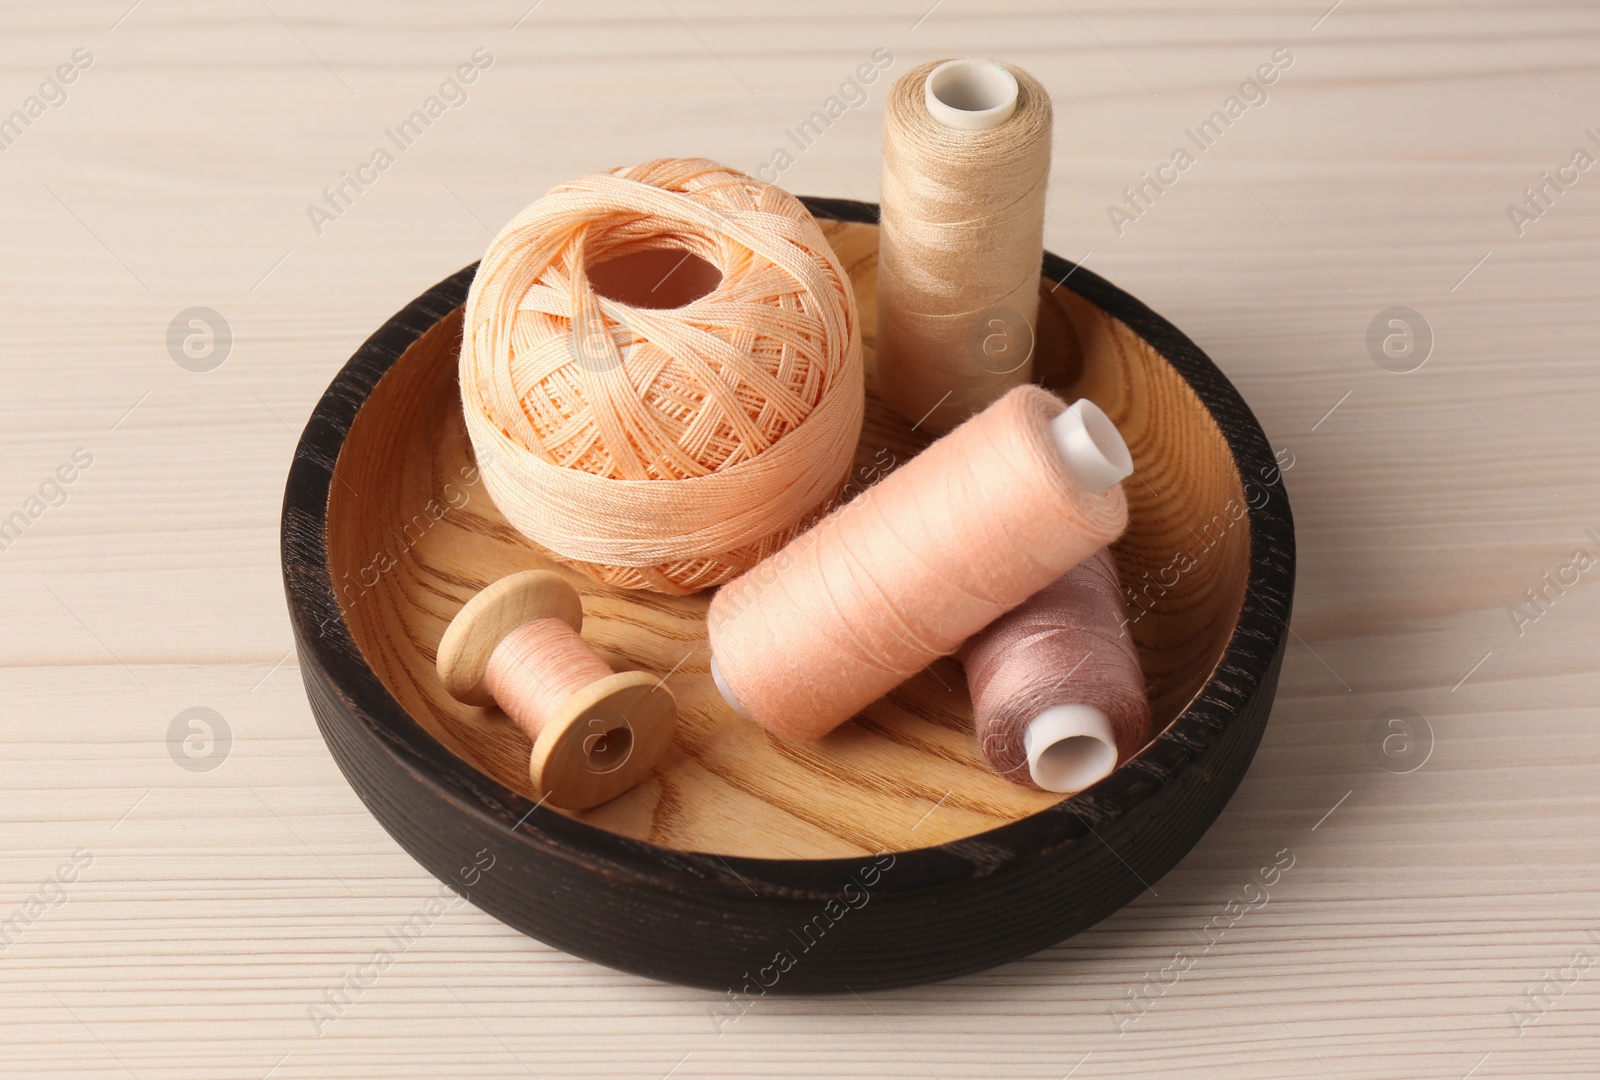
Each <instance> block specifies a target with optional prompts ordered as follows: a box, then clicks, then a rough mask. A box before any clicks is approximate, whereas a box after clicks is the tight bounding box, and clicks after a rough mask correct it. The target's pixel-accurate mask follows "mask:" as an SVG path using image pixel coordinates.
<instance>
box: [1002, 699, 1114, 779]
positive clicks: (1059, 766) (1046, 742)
mask: <svg viewBox="0 0 1600 1080" xmlns="http://www.w3.org/2000/svg"><path fill="white" fill-rule="evenodd" d="M1022 748H1023V750H1024V751H1025V752H1026V753H1027V755H1028V773H1029V774H1030V775H1031V776H1032V777H1033V782H1034V783H1035V784H1038V785H1039V786H1040V787H1042V788H1044V789H1045V790H1046V791H1062V792H1067V791H1082V790H1083V789H1084V788H1086V787H1088V786H1089V785H1091V784H1094V783H1098V782H1099V781H1101V780H1104V779H1105V778H1106V777H1107V776H1110V775H1111V770H1112V769H1115V768H1116V767H1117V737H1116V733H1115V732H1113V731H1112V730H1111V721H1110V720H1107V719H1106V714H1105V713H1103V712H1101V711H1100V710H1099V709H1096V708H1095V707H1094V706H1092V705H1055V706H1052V707H1051V708H1048V709H1046V710H1045V711H1044V712H1042V713H1040V714H1039V715H1038V716H1036V717H1034V718H1033V722H1032V723H1030V724H1029V725H1028V728H1027V730H1026V731H1024V732H1023V733H1022Z"/></svg>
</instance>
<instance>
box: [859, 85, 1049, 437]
mask: <svg viewBox="0 0 1600 1080" xmlns="http://www.w3.org/2000/svg"><path fill="white" fill-rule="evenodd" d="M1051 123H1052V110H1051V106H1050V95H1049V94H1048V92H1046V90H1045V88H1044V86H1043V84H1041V83H1040V82H1039V81H1038V80H1037V79H1035V78H1033V77H1032V76H1031V75H1029V74H1028V73H1027V72H1025V71H1023V70H1022V69H1020V68H1016V67H1010V66H1008V65H1005V64H998V63H994V62H993V61H989V60H977V59H956V60H944V61H933V62H931V63H926V64H922V65H920V66H918V67H915V68H913V69H911V70H910V71H908V72H907V73H906V74H905V75H903V76H901V77H900V78H899V79H898V80H896V82H895V84H894V87H893V89H892V90H890V92H889V98H888V101H887V103H886V104H885V106H884V114H883V196H882V200H883V206H882V211H881V223H882V230H881V232H880V235H879V247H878V336H877V366H876V371H875V375H876V384H877V388H878V391H879V392H880V393H881V394H882V395H883V398H884V400H885V401H886V402H888V404H889V405H890V406H891V407H892V408H893V409H894V410H895V411H896V412H898V413H899V414H900V415H901V416H903V417H905V418H906V419H907V420H910V421H911V422H913V423H916V424H918V425H919V426H921V427H924V428H926V429H927V430H929V431H933V432H944V431H948V430H950V429H951V428H952V427H954V426H955V425H957V424H959V423H961V422H962V421H963V420H965V419H966V418H967V417H968V416H970V415H971V414H972V413H975V412H977V411H979V410H981V409H983V408H985V407H987V406H988V405H989V403H990V402H992V401H994V400H995V399H996V398H998V397H999V396H1000V395H1001V394H1003V393H1005V392H1006V391H1007V390H1009V389H1011V388H1012V387H1014V386H1018V385H1020V384H1022V383H1025V382H1027V381H1028V380H1029V379H1030V378H1031V376H1032V371H1033V351H1034V343H1035V329H1036V326H1037V317H1038V307H1039V265H1040V260H1041V258H1042V257H1043V254H1044V210H1045V193H1046V188H1047V181H1048V178H1049V172H1050V137H1051Z"/></svg>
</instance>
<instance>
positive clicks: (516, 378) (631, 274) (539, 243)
mask: <svg viewBox="0 0 1600 1080" xmlns="http://www.w3.org/2000/svg"><path fill="white" fill-rule="evenodd" d="M591 274H593V278H594V280H591ZM658 279H659V280H658ZM712 279H715V284H710V282H711V280H712ZM596 281H600V282H602V288H603V289H604V291H603V292H602V291H601V290H597V288H596V284H595V282H596ZM606 282H609V283H610V284H609V285H606V284H604V283H606ZM704 285H710V288H709V291H705V292H704V295H699V296H693V295H690V294H692V293H694V292H697V291H703V289H701V288H700V287H701V286H704ZM619 296H620V297H622V298H620V299H619V298H617V297H619ZM673 302H677V304H678V306H672V307H668V306H664V304H666V303H673ZM462 337H463V340H462V345H461V364H460V377H461V402H462V407H463V411H464V413H465V417H466V423H467V431H468V434H469V435H470V437H471V439H472V445H473V448H474V450H475V452H476V454H477V458H478V462H479V464H480V466H481V467H482V472H483V476H484V481H485V485H486V487H487V488H488V491H489V494H490V496H491V498H493V499H494V502H495V505H496V506H498V507H499V508H500V510H501V512H502V513H503V514H505V516H506V519H507V520H508V521H509V522H510V523H511V524H512V525H513V526H515V527H516V528H517V529H518V530H519V531H520V532H522V533H523V534H524V535H526V536H527V537H529V538H530V539H532V540H533V541H535V542H536V543H538V544H540V545H541V546H542V547H544V548H545V549H546V550H548V551H549V552H551V553H552V554H554V555H555V556H557V557H558V558H560V559H561V560H563V561H565V562H567V563H569V564H571V565H573V566H576V567H577V568H579V569H581V570H583V571H585V572H587V573H589V574H590V575H592V576H593V577H595V578H597V579H598V580H600V581H602V582H605V583H608V584H612V585H619V586H623V587H626V588H636V589H650V590H653V591H655V592H662V593H687V592H693V591H695V590H697V589H703V588H707V587H709V586H712V585H717V584H720V583H721V582H724V581H727V580H729V579H731V578H734V577H737V576H738V575H739V574H741V573H742V572H744V571H745V570H746V569H748V568H749V567H751V566H754V565H755V564H756V563H758V562H760V561H761V560H762V559H763V558H764V557H766V556H767V555H770V554H772V553H773V552H775V551H777V550H778V549H779V548H781V547H782V546H783V545H784V544H785V543H786V542H787V541H788V540H789V539H791V538H792V537H793V536H794V535H795V534H796V533H797V532H798V531H799V530H800V528H801V526H802V525H803V524H804V523H806V522H807V521H808V520H809V519H810V518H811V517H812V516H814V514H815V512H816V511H817V510H818V509H819V508H820V507H822V506H823V504H825V503H826V502H827V501H828V500H829V499H830V498H832V497H833V495H834V494H835V493H836V492H837V491H838V489H839V487H840V486H841V485H842V484H843V482H844V479H845V475H846V473H847V472H848V471H849V468H850V463H851V460H852V457H853V455H854V453H855V448H856V443H857V441H858V439H859V437H860V434H861V420H862V410H863V407H864V396H865V389H864V377H863V372H862V358H861V333H860V326H859V320H858V316H857V313H856V306H855V298H854V294H853V293H852V292H851V288H850V281H849V279H848V278H847V277H846V275H845V272H844V269H843V267H841V266H840V264H839V261H838V258H837V257H836V256H835V255H834V253H833V249H832V248H831V247H830V246H829V244H828V241H827V238H826V237H824V236H823V234H822V230H821V229H820V228H819V227H818V225H817V223H816V221H815V220H814V219H813V218H812V217H811V215H810V213H809V212H807V210H806V209H805V207H804V206H802V205H801V204H800V202H799V201H798V200H797V199H795V198H794V196H792V195H790V194H788V193H787V192H785V191H784V190H782V189H781V188H778V187H774V186H773V185H771V184H765V183H762V182H760V181H759V180H755V179H752V178H751V177H748V176H745V175H743V174H742V173H738V172H735V171H733V170H731V169H728V168H725V167H723V166H721V165H718V164H716V163H714V162H710V161H703V160H684V159H666V160H660V161H649V162H645V163H644V164H642V165H636V166H633V167H631V168H626V169H616V170H612V171H611V172H606V173H597V174H594V175H590V176H584V177H580V178H579V179H577V180H573V181H571V182H570V183H566V184H561V185H559V186H558V187H555V188H553V189H552V190H551V191H550V192H549V193H548V194H546V195H545V196H544V197H543V198H541V199H539V200H538V201H537V202H535V203H534V204H533V205H531V206H529V207H528V208H527V209H526V210H524V211H523V212H522V213H521V214H519V215H517V217H516V218H515V219H514V220H513V221H512V222H511V223H510V224H509V225H507V226H506V227H505V228H504V229H503V230H501V232H500V234H499V235H498V236H496V237H495V238H494V241H493V242H492V243H491V244H490V245H489V250H488V252H487V253H486V254H485V255H484V257H483V262H482V263H481V264H480V266H479V267H478V272H477V276H476V277H475V278H474V279H473V283H472V289H471V292H470V294H469V295H468V297H467V303H466V310H465V325H464V327H463V335H462Z"/></svg>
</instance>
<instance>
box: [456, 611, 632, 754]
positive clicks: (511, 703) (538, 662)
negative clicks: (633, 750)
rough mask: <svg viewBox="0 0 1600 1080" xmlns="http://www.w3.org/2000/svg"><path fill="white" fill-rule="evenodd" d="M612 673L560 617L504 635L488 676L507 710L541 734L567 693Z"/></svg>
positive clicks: (491, 659)
mask: <svg viewBox="0 0 1600 1080" xmlns="http://www.w3.org/2000/svg"><path fill="white" fill-rule="evenodd" d="M611 674H612V672H611V668H610V667H609V666H608V665H607V664H606V662H605V661H604V660H602V659H600V657H599V656H598V655H597V654H596V653H595V651H594V649H593V648H591V647H590V645H589V643H588V642H587V641H584V640H583V638H582V637H580V636H579V634H578V632H577V631H575V630H574V629H572V627H570V626H568V625H567V624H566V623H565V622H563V621H562V620H560V619H535V620H534V621H532V622H528V623H523V624H522V625H521V626H519V627H517V628H516V629H515V630H513V631H511V632H510V633H509V634H507V635H506V636H505V637H503V638H501V639H500V644H498V645H496V646H495V647H494V651H493V652H491V653H490V654H489V664H488V667H487V668H485V669H484V675H483V680H484V684H485V685H486V686H487V687H488V688H489V692H490V693H491V694H493V695H494V699H495V701H496V702H498V703H499V705H500V708H501V709H502V710H503V711H504V712H505V714H506V715H507V716H509V717H511V719H512V720H513V721H514V722H515V723H516V725H517V726H518V727H520V728H521V729H522V730H523V732H524V733H525V734H526V735H527V736H528V738H530V739H537V738H538V737H539V732H540V731H542V730H544V726H545V725H546V724H547V723H549V722H550V718H551V717H553V716H554V715H555V713H556V710H558V709H559V708H560V707H561V705H562V703H563V702H565V701H566V700H567V698H569V697H571V696H572V695H573V694H575V693H577V692H578V691H579V690H582V689H583V688H584V687H586V686H589V685H590V684H592V683H596V682H599V681H600V680H601V679H604V678H606V677H608V676H609V675H611Z"/></svg>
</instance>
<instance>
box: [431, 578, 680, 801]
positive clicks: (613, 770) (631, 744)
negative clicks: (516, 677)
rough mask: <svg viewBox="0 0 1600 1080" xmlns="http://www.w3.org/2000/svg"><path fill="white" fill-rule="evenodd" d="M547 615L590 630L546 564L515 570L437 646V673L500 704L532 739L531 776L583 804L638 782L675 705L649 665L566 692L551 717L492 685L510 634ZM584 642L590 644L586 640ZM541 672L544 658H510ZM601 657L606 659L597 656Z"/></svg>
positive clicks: (660, 747) (664, 738) (572, 594)
mask: <svg viewBox="0 0 1600 1080" xmlns="http://www.w3.org/2000/svg"><path fill="white" fill-rule="evenodd" d="M541 619H556V620H559V621H560V622H563V623H565V624H566V625H567V626H569V627H571V628H572V631H573V633H574V634H578V633H581V632H582V630H583V605H582V603H581V602H580V601H579V599H578V593H577V590H575V589H574V588H573V587H572V586H571V585H568V584H567V583H566V582H565V581H564V580H562V579H561V577H560V576H559V575H557V574H554V573H551V572H550V571H548V570H525V571H523V572H522V573H520V574H511V575H510V576H508V577H503V578H501V579H500V580H499V581H496V582H495V583H494V584H492V585H490V586H489V587H488V588H486V589H484V590H483V591H482V592H480V593H479V594H478V595H477V596H474V597H473V598H472V599H471V600H469V601H467V604H466V606H465V607H463V608H462V609H461V610H460V611H459V612H458V613H457V614H456V617H455V618H454V619H452V620H451V622H450V626H449V627H448V628H447V629H446V630H445V632H444V638H443V639H442V640H441V641H440V642H439V655H438V668H439V678H440V680H441V681H443V683H444V686H445V689H446V690H447V691H449V693H450V696H451V697H454V698H455V699H456V700H457V701H462V702H465V703H466V704H468V705H478V706H490V705H499V706H500V707H501V708H502V709H503V710H504V711H505V712H506V715H507V716H509V717H510V718H511V719H512V720H513V721H514V722H515V723H516V725H517V726H518V727H520V728H521V729H522V730H523V731H524V732H526V733H527V735H528V737H529V738H531V739H532V740H533V753H532V755H531V757H530V758H529V761H528V775H529V776H530V777H531V778H532V780H533V786H534V788H535V789H536V790H537V791H538V792H539V793H540V795H541V796H543V797H544V798H547V799H548V800H549V801H550V802H551V803H553V804H554V805H556V806H560V807H563V808H565V809H568V810H586V809H588V808H590V807H593V806H599V805H600V804H601V803H603V802H608V801H610V800H611V799H614V798H616V797H617V796H618V795H621V794H622V793H623V792H624V791H627V790H629V789H630V788H632V787H634V786H635V785H637V784H638V783H639V782H640V781H641V780H643V779H644V778H645V777H646V776H647V775H648V774H649V773H650V770H651V769H652V768H653V767H654V766H655V762H656V759H657V758H659V757H660V756H661V753H662V751H664V750H665V749H666V748H667V746H668V745H669V744H670V743H671V742H672V732H673V729H674V728H675V727H676V726H677V723H678V705H677V702H676V701H675V700H674V698H673V696H672V691H670V690H668V689H667V688H666V687H665V686H663V685H662V684H661V680H660V679H658V678H656V677H655V676H653V675H649V674H646V673H645V672H642V671H625V672H621V673H619V674H614V675H609V676H606V677H605V678H602V679H599V680H597V681H595V682H592V683H590V684H588V685H587V686H584V687H582V688H580V689H576V690H574V691H573V692H571V693H569V694H567V695H566V697H565V700H563V701H561V703H560V704H559V705H558V706H556V707H555V708H554V709H553V711H551V713H550V714H549V715H548V716H544V717H541V716H537V715H534V714H533V713H532V712H531V711H530V710H529V709H528V708H527V706H526V705H525V703H523V702H520V701H518V700H516V699H512V700H497V699H496V697H495V696H494V694H493V693H492V691H491V689H490V682H491V679H490V677H489V675H490V671H489V669H490V658H491V657H493V656H495V653H496V650H498V649H501V648H514V647H515V642H507V641H506V638H507V637H508V635H511V634H512V633H513V632H514V631H516V630H518V629H520V628H521V627H524V626H527V625H528V624H529V623H533V622H537V621H539V620H541ZM585 647H587V646H585ZM507 659H510V660H512V661H513V662H515V663H516V664H518V665H521V666H526V667H528V668H530V669H532V670H535V671H537V669H538V664H539V657H538V656H534V655H521V654H518V655H516V656H515V657H510V658H508V657H506V656H505V655H504V654H502V657H501V660H502V662H503V661H505V660H507ZM595 660H596V663H597V664H599V665H600V666H602V667H604V666H605V665H604V662H603V661H601V660H600V659H599V657H595Z"/></svg>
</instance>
